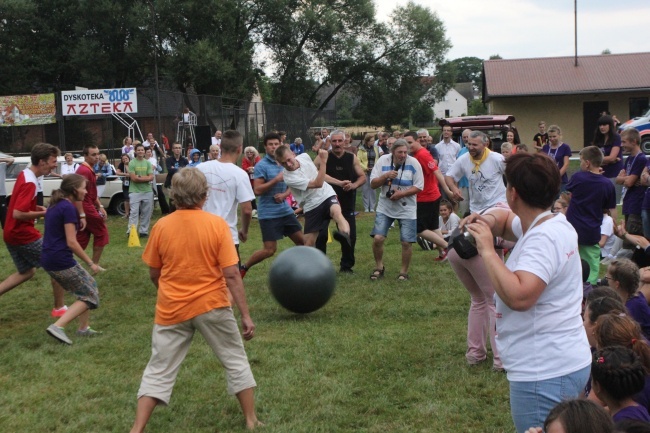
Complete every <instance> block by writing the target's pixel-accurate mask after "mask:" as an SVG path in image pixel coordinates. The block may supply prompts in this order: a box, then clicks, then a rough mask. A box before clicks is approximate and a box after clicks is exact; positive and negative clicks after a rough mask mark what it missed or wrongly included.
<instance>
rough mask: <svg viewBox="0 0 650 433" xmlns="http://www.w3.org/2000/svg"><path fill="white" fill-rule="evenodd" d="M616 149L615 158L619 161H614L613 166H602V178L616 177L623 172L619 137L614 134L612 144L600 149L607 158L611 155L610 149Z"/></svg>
mask: <svg viewBox="0 0 650 433" xmlns="http://www.w3.org/2000/svg"><path fill="white" fill-rule="evenodd" d="M615 147H618V156H617V158H618V159H620V161H616V162H615V163H613V164H607V165H603V176H605V177H607V178H611V177H616V176H618V174H619V173H620V172H621V170H623V153H622V150H623V149H621V136H620V135H618V134H614V142H613V143H612V144H611V145H610V144H607V145H606V146H603V147H601V148H600V150H602V151H603V155H604V156H609V155H610V154H611V153H612V149H613V148H615Z"/></svg>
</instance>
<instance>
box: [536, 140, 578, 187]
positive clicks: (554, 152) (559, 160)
mask: <svg viewBox="0 0 650 433" xmlns="http://www.w3.org/2000/svg"><path fill="white" fill-rule="evenodd" d="M542 152H544V153H545V154H547V155H548V156H550V157H551V158H553V159H554V160H555V163H556V164H557V168H560V169H561V168H562V167H564V157H565V156H568V157H569V158H571V148H570V147H569V145H568V144H566V143H562V144H560V145H559V146H558V147H557V149H551V145H550V144H545V145H544V146H542ZM568 181H569V178H568V176H567V174H566V172H564V174H563V175H562V183H567V182H568Z"/></svg>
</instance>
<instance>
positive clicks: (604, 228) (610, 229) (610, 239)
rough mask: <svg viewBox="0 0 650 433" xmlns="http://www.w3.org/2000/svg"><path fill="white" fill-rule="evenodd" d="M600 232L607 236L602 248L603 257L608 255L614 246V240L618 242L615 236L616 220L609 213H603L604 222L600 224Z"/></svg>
mask: <svg viewBox="0 0 650 433" xmlns="http://www.w3.org/2000/svg"><path fill="white" fill-rule="evenodd" d="M600 234H601V235H605V236H607V240H606V241H605V245H603V247H602V248H601V249H600V255H601V257H607V256H608V255H609V252H610V251H611V250H612V247H613V246H614V242H616V236H613V235H614V220H613V219H612V217H611V216H609V215H607V214H604V215H603V224H602V225H601V226H600Z"/></svg>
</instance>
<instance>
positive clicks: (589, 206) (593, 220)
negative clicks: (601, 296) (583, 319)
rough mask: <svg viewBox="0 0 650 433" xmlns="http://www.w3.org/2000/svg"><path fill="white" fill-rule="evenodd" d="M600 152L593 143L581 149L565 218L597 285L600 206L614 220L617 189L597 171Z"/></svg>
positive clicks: (592, 282)
mask: <svg viewBox="0 0 650 433" xmlns="http://www.w3.org/2000/svg"><path fill="white" fill-rule="evenodd" d="M602 161H603V153H602V152H601V151H600V149H599V148H597V147H596V146H589V147H585V148H584V149H582V150H581V151H580V171H579V172H577V173H575V174H574V175H573V176H571V180H570V181H569V183H568V184H567V191H569V192H571V202H570V203H569V209H568V210H567V213H566V219H567V221H569V222H570V223H571V225H573V228H575V230H576V232H577V233H578V251H579V253H580V258H581V259H582V260H584V261H586V262H587V263H588V264H589V269H590V273H589V279H588V280H587V281H588V282H589V283H590V284H591V285H596V281H597V280H598V270H599V269H600V247H599V245H598V243H599V242H600V225H601V224H602V222H603V209H609V210H610V213H611V215H612V218H613V219H614V220H616V192H615V191H614V185H613V184H612V183H611V182H610V181H609V180H608V179H607V178H606V177H604V176H603V175H601V174H600V165H601V163H602Z"/></svg>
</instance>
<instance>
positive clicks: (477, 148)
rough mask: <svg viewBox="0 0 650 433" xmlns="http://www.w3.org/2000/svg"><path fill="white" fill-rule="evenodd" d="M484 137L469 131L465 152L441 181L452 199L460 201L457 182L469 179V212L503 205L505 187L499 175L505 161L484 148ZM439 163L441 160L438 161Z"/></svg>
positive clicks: (504, 201) (501, 176) (503, 168)
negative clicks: (466, 150)
mask: <svg viewBox="0 0 650 433" xmlns="http://www.w3.org/2000/svg"><path fill="white" fill-rule="evenodd" d="M488 143H489V139H488V136H487V135H485V134H484V133H483V132H481V131H472V132H471V133H470V134H469V139H468V143H467V149H468V152H467V153H465V154H463V155H461V157H460V158H458V159H457V160H456V162H454V164H453V165H452V166H451V167H450V168H449V169H448V171H447V174H446V175H445V182H447V186H448V187H449V189H450V190H451V192H452V193H453V194H454V197H452V198H453V199H454V200H462V197H463V195H462V193H461V191H460V189H459V188H458V181H459V180H460V179H461V178H462V177H463V176H466V177H467V179H468V180H469V210H470V212H480V211H482V210H484V209H488V208H491V207H494V206H495V205H496V204H497V203H506V202H507V200H506V187H505V185H504V184H503V175H504V173H505V169H506V162H505V159H504V157H503V155H501V154H499V153H496V152H492V151H491V150H490V149H489V148H488V147H487V146H488ZM440 161H441V162H442V157H441V158H440Z"/></svg>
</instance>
